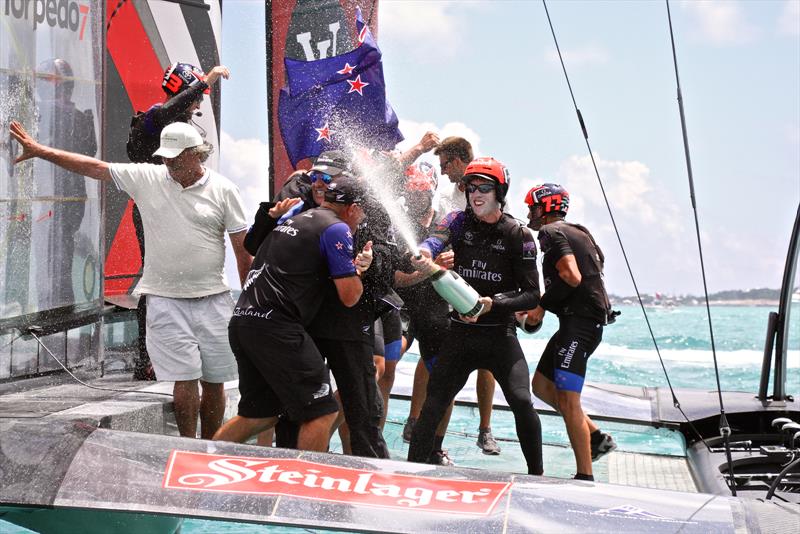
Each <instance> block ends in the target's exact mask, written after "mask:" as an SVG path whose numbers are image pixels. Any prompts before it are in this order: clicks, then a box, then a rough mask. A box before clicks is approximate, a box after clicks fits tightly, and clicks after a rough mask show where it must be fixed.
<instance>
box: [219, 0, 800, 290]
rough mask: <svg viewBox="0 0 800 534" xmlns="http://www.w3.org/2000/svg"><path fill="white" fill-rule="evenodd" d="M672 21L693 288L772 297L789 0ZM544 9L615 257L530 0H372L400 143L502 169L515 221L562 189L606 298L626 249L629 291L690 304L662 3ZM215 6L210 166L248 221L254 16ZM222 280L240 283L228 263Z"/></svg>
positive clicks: (255, 79)
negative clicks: (599, 251) (602, 260)
mask: <svg viewBox="0 0 800 534" xmlns="http://www.w3.org/2000/svg"><path fill="white" fill-rule="evenodd" d="M670 8H671V12H672V21H673V28H674V32H675V41H676V52H677V58H678V69H679V75H680V81H681V88H682V95H683V100H684V107H685V114H686V121H687V131H688V139H689V149H690V153H691V162H692V167H693V177H694V186H695V200H696V205H697V219H698V222H699V227H700V236H701V237H700V243H701V245H702V249H703V254H704V260H705V267H706V280H707V284H708V289H709V291H710V292H716V291H721V290H728V289H751V288H761V287H769V288H778V287H779V286H780V283H781V277H782V274H783V267H784V262H785V255H786V250H787V247H788V240H789V236H790V232H791V226H792V223H793V221H794V218H795V215H796V213H797V209H798V203H799V202H800V0H762V1H748V2H741V1H731V0H726V1H690V2H683V1H674V2H671V3H670ZM548 9H549V11H550V16H551V18H552V21H553V26H554V30H555V33H556V36H557V38H558V41H559V46H560V48H561V51H562V53H563V55H564V61H565V66H566V70H567V73H568V74H569V78H570V82H571V84H572V88H573V90H574V92H575V99H576V101H577V105H578V107H579V108H580V110H581V113H582V115H583V117H584V120H585V122H586V126H587V129H588V133H589V142H590V144H591V148H592V151H593V154H594V158H595V161H596V163H597V167H598V171H599V174H600V180H601V182H602V186H603V189H604V190H605V192H606V194H607V196H608V201H609V205H610V210H611V214H613V220H614V221H615V222H616V225H617V229H618V231H619V235H620V238H621V243H622V244H621V245H620V242H619V241H618V240H617V236H616V234H615V231H614V227H613V225H612V216H611V215H610V214H609V208H608V207H607V205H606V202H605V200H604V198H603V194H602V190H601V186H600V182H598V179H597V177H596V176H595V173H594V170H593V168H592V164H591V159H590V157H589V152H588V150H587V147H586V143H585V141H584V139H583V136H582V133H581V131H580V127H579V125H578V122H577V119H576V115H575V111H574V108H573V104H572V100H571V97H570V95H569V92H568V88H567V84H566V82H565V79H564V74H563V72H562V70H561V66H560V64H559V62H558V56H557V54H556V49H555V46H554V44H553V37H552V35H551V33H550V28H549V26H548V23H547V18H546V15H545V10H544V8H543V6H542V3H541V2H538V1H534V0H529V1H513V0H506V1H494V2H480V1H461V2H444V1H441V2H440V1H412V0H399V1H398V0H395V1H391V0H380V11H379V28H378V44H379V46H380V48H381V50H382V52H383V64H384V75H385V78H386V85H387V96H388V98H389V100H390V101H391V103H392V105H393V107H394V109H395V111H396V112H397V114H398V116H399V117H400V128H401V131H402V132H403V134H404V135H405V137H406V141H404V143H403V144H401V145H400V148H404V147H407V146H410V145H412V144H414V143H415V142H416V141H417V140H419V138H420V137H421V136H422V134H423V133H424V132H425V131H428V130H432V131H436V132H438V133H439V135H440V137H443V136H447V135H461V136H463V137H465V138H467V139H469V140H470V141H471V142H472V144H473V147H474V149H475V155H476V157H477V156H493V157H495V158H497V159H499V160H500V161H502V162H503V163H505V164H506V165H507V166H508V168H509V170H510V172H511V189H510V192H509V196H508V202H509V211H510V212H511V213H512V214H513V215H515V216H517V217H518V218H524V216H525V214H526V207H525V204H524V201H523V199H524V195H525V193H526V192H527V191H528V190H529V189H530V188H531V187H533V186H534V185H535V184H538V183H542V182H556V183H560V184H561V185H563V186H564V187H565V188H566V189H567V190H568V191H569V192H570V197H571V203H570V211H569V214H568V217H567V220H569V221H572V222H579V223H581V224H584V225H585V226H587V227H588V228H589V229H590V230H591V231H592V233H593V234H594V236H595V238H596V240H597V242H598V243H599V244H600V246H601V247H602V248H603V251H604V252H605V255H606V268H605V280H606V285H607V287H608V289H609V292H611V293H614V294H617V295H632V294H633V293H634V283H633V281H632V277H631V274H630V273H629V272H628V269H627V267H626V265H625V259H624V256H623V247H624V252H625V255H626V256H627V258H628V261H629V263H630V267H631V271H632V273H633V280H635V283H636V286H637V287H638V288H639V290H640V291H641V292H644V293H655V292H662V293H666V294H695V295H699V294H702V291H703V278H702V274H701V271H700V260H699V253H698V240H697V235H696V233H695V222H694V221H695V218H694V213H693V211H692V202H691V198H690V192H689V191H690V190H689V181H688V177H687V169H686V160H685V157H684V149H683V140H682V136H681V124H680V116H679V111H678V104H677V99H676V81H675V71H674V67H673V64H672V54H671V48H670V36H669V27H668V20H667V12H666V7H665V4H664V2H661V1H631V2H624V1H611V2H606V1H602V0H598V1H587V2H584V1H578V0H573V1H568V2H567V1H552V0H551V1H550V2H548ZM223 10H224V11H223V33H222V62H223V63H224V64H225V65H227V66H228V67H230V69H231V73H232V75H231V79H230V80H227V81H224V82H223V97H222V98H223V100H222V140H221V165H220V170H221V171H222V173H223V174H225V175H226V176H228V177H229V178H231V179H232V180H233V181H234V182H235V183H237V184H238V185H239V187H240V189H241V190H242V193H243V197H244V198H245V203H246V205H247V208H248V216H250V217H251V218H252V215H253V214H254V213H255V210H256V208H257V207H258V202H259V201H262V200H268V198H267V166H268V161H267V145H266V143H267V139H268V135H269V132H268V127H267V117H266V73H265V59H264V52H263V50H264V35H265V28H264V7H263V2H262V1H261V0H225V2H223ZM341 52H345V51H344V50H342V51H339V53H341ZM423 159H428V160H429V161H432V162H434V161H437V159H435V158H434V157H433V156H432V155H428V156H426V157H424V158H423ZM437 168H438V165H437ZM443 182H446V180H444V181H443ZM227 272H228V273H229V279H230V282H231V284H232V285H233V286H234V287H238V281H237V280H235V278H236V276H235V275H234V274H233V273H235V268H234V267H233V265H232V264H229V265H228V267H227Z"/></svg>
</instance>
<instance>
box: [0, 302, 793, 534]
mask: <svg viewBox="0 0 800 534" xmlns="http://www.w3.org/2000/svg"><path fill="white" fill-rule="evenodd" d="M619 309H621V310H622V312H623V313H622V315H621V316H620V317H619V318H618V319H617V322H616V323H615V324H613V325H611V326H609V327H607V328H606V330H605V333H604V339H603V343H602V344H601V346H600V347H599V348H598V350H597V351H596V353H595V354H594V356H592V358H591V359H590V360H589V365H588V370H587V380H589V381H592V382H602V383H614V384H626V385H639V386H666V379H665V377H664V371H663V370H662V368H661V365H660V363H659V360H658V356H657V355H656V352H655V350H654V348H653V342H652V340H651V339H650V336H649V333H648V330H647V327H646V324H645V322H644V319H643V315H642V311H641V309H640V308H639V307H636V306H621V307H619ZM705 311H706V310H705V308H704V307H702V306H697V307H678V308H648V309H647V313H648V315H649V318H650V322H651V325H652V328H653V331H654V334H655V336H656V341H657V343H658V346H659V349H660V352H661V356H662V358H663V359H664V364H665V367H666V369H667V372H668V373H669V377H670V380H671V382H672V385H673V386H674V387H676V388H681V387H689V388H703V389H716V385H715V384H716V381H715V378H714V370H713V360H712V354H711V349H710V346H711V345H710V341H709V339H710V338H709V334H708V320H707V317H706V314H705ZM770 311H776V309H775V308H770V307H744V306H731V307H721V306H720V307H713V308H712V309H711V312H712V323H713V325H714V336H715V343H716V353H717V361H718V365H719V370H720V381H721V384H722V388H723V389H726V390H737V391H751V392H755V391H756V390H757V389H758V382H759V375H760V371H761V359H762V353H763V348H764V339H765V333H766V324H767V316H768V314H769V312H770ZM793 311H794V312H795V313H794V317H792V326H791V328H790V332H791V335H794V336H795V337H794V338H793V339H790V343H789V357H788V364H787V367H788V375H789V378H788V381H787V391H788V392H789V393H790V394H792V395H795V396H798V395H800V309H797V308H795V310H793ZM556 328H557V320H556V319H555V318H554V317H552V316H548V317H547V318H546V320H545V324H544V326H543V327H542V329H541V330H540V331H539V333H537V334H535V335H522V336H521V337H520V342H521V344H522V346H523V349H524V351H525V353H526V355H527V357H528V361H529V367H530V369H531V371H533V369H535V368H536V363H537V361H538V357H539V354H541V351H542V350H543V349H544V346H545V344H546V343H547V340H548V338H549V336H550V335H551V334H552V332H553V331H554V330H555V329H556ZM414 350H415V348H414V347H412V349H411V351H409V354H407V355H406V356H405V358H404V359H407V360H409V361H413V360H415V359H417V356H416V355H415V354H413V352H414ZM770 384H771V383H770ZM407 414H408V402H406V401H399V400H392V401H391V404H390V412H389V418H388V421H387V425H386V429H385V437H386V441H387V443H388V444H389V446H390V448H391V450H392V454H393V456H394V457H395V458H404V457H405V454H406V452H407V450H408V446H407V445H406V444H405V443H403V440H402V439H401V437H400V434H401V431H402V423H403V422H404V421H405V418H406V416H407ZM477 420H478V414H477V410H474V409H471V408H466V407H459V408H457V410H456V411H455V412H454V414H453V419H452V420H451V423H450V428H449V433H448V436H447V437H446V439H445V447H447V448H448V449H449V451H450V454H451V456H452V457H453V459H454V460H455V461H456V463H457V465H459V466H463V467H476V468H484V469H492V470H498V471H510V472H519V473H522V472H525V462H524V460H523V458H522V453H521V452H520V450H519V446H518V444H517V443H516V436H515V432H514V424H513V418H512V417H511V414H510V413H508V412H503V411H499V410H498V411H495V413H494V415H493V417H492V427H493V431H494V434H495V437H496V438H498V441H499V442H500V446H501V447H502V448H503V452H502V454H500V455H499V456H485V455H483V454H481V453H480V451H479V450H478V448H477V447H476V446H475V439H476V427H477ZM602 427H603V429H604V430H607V431H610V432H611V433H613V434H614V437H615V439H616V440H617V442H618V444H619V448H620V450H624V451H631V452H650V453H659V454H669V455H678V456H680V455H683V454H684V451H685V445H684V442H683V438H682V436H681V435H680V434H678V433H676V432H672V431H669V430H664V429H653V428H649V427H643V426H635V425H623V424H619V423H603V424H602ZM542 428H543V441H544V443H545V447H544V455H545V458H544V460H545V470H546V474H547V475H550V476H557V477H569V476H571V475H572V473H573V472H574V459H573V456H572V451H571V449H570V448H569V447H568V446H567V443H568V440H567V434H566V430H565V429H564V425H563V423H562V421H561V419H560V418H559V417H555V416H542ZM331 450H332V451H333V452H339V451H341V445H340V443H339V441H338V438H336V437H335V438H334V439H333V440H332V442H331ZM595 476H596V478H597V479H598V480H605V479H607V476H608V473H607V470H606V468H605V465H604V464H603V463H602V462H599V463H598V464H596V465H595ZM0 526H2V527H3V528H5V527H6V526H7V524H4V523H3V522H2V521H0ZM14 529H16V527H11V530H8V532H9V533H14V534H16V533H23V532H30V531H27V530H24V529H16V530H14ZM4 532H6V531H5V530H4ZM182 532H183V533H185V534H199V533H204V534H206V533H207V534H211V533H223V534H225V533H230V534H233V533H242V534H255V533H262V532H270V533H275V532H278V533H283V532H286V533H288V532H292V533H296V532H313V530H311V529H294V528H288V527H267V526H263V525H251V524H244V523H224V522H217V521H204V520H197V519H187V520H186V521H185V522H184V525H183V529H182Z"/></svg>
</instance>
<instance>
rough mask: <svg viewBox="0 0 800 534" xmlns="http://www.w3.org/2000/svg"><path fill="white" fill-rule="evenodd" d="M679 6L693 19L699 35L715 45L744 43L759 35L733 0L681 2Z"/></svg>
mask: <svg viewBox="0 0 800 534" xmlns="http://www.w3.org/2000/svg"><path fill="white" fill-rule="evenodd" d="M681 7H682V8H683V9H684V10H686V11H688V12H689V14H690V16H691V17H692V18H693V19H694V26H695V28H696V29H697V30H698V31H699V32H700V36H701V37H702V38H703V39H704V40H707V41H709V42H711V43H713V44H715V45H728V44H744V43H749V42H751V41H753V40H754V39H755V38H756V37H758V35H759V33H760V32H759V29H758V27H756V26H754V25H753V24H751V23H750V22H748V21H747V18H746V17H745V16H744V13H743V12H742V9H741V6H739V5H737V4H734V3H733V2H698V1H694V0H693V1H690V2H683V3H682V4H681Z"/></svg>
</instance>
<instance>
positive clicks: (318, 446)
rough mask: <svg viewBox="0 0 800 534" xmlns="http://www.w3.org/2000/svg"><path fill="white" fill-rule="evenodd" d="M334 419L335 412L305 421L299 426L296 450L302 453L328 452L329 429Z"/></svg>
mask: <svg viewBox="0 0 800 534" xmlns="http://www.w3.org/2000/svg"><path fill="white" fill-rule="evenodd" d="M334 419H336V413H335V412H334V413H331V414H327V415H323V416H321V417H317V418H316V419H312V420H311V421H306V422H305V423H303V424H302V425H300V434H299V435H298V436H297V448H298V449H300V450H303V451H317V452H326V451H327V450H328V441H329V436H330V428H331V424H333V421H334Z"/></svg>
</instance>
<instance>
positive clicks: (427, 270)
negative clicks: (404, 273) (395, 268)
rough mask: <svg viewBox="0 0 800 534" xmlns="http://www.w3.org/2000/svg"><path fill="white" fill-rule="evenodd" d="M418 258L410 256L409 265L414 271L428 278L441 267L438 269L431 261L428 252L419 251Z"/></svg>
mask: <svg viewBox="0 0 800 534" xmlns="http://www.w3.org/2000/svg"><path fill="white" fill-rule="evenodd" d="M419 253H420V255H419V256H411V265H412V266H413V267H414V270H415V271H418V272H420V273H422V274H423V275H425V276H430V275H432V274H433V273H435V272H436V271H438V270H439V269H441V267H438V266H437V265H436V264H435V263H433V260H431V253H430V251H429V250H425V249H420V251H419Z"/></svg>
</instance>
